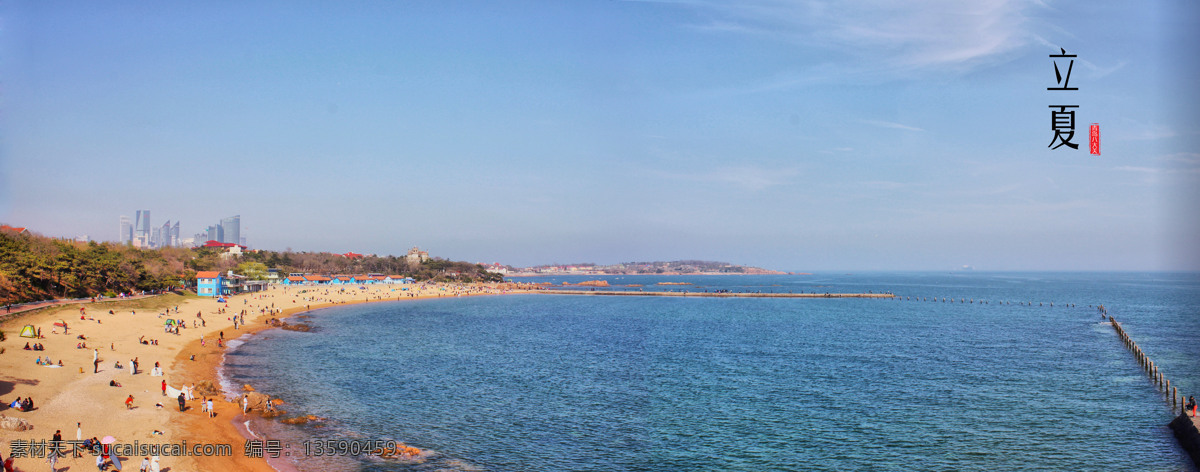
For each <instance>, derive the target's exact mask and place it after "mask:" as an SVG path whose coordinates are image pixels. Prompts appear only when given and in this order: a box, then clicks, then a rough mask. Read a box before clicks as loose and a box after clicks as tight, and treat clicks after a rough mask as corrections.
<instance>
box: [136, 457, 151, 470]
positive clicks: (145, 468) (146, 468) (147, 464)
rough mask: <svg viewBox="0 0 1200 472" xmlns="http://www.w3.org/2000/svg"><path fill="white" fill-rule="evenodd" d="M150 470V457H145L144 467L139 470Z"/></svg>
mask: <svg viewBox="0 0 1200 472" xmlns="http://www.w3.org/2000/svg"><path fill="white" fill-rule="evenodd" d="M148 470H150V458H149V457H144V458H142V467H141V468H140V469H138V472H146V471H148Z"/></svg>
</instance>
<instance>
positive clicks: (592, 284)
mask: <svg viewBox="0 0 1200 472" xmlns="http://www.w3.org/2000/svg"><path fill="white" fill-rule="evenodd" d="M575 285H579V286H581V287H607V286H608V281H607V280H588V281H584V282H579V283H577V284H575Z"/></svg>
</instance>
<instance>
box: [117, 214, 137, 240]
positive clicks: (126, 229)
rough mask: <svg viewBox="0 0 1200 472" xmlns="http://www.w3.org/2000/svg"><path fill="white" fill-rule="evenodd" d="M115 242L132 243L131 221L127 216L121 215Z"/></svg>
mask: <svg viewBox="0 0 1200 472" xmlns="http://www.w3.org/2000/svg"><path fill="white" fill-rule="evenodd" d="M117 242H120V243H123V244H132V243H133V222H132V221H130V220H129V217H128V216H125V215H121V233H120V235H119V236H118V237H117Z"/></svg>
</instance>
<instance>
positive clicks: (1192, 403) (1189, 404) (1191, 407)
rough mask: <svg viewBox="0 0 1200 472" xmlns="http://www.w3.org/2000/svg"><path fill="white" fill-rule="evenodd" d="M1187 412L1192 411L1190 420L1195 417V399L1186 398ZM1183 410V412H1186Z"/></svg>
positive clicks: (1191, 397)
mask: <svg viewBox="0 0 1200 472" xmlns="http://www.w3.org/2000/svg"><path fill="white" fill-rule="evenodd" d="M1186 408H1187V410H1192V418H1195V417H1196V397H1193V396H1188V402H1187V407H1186ZM1187 410H1184V411H1187Z"/></svg>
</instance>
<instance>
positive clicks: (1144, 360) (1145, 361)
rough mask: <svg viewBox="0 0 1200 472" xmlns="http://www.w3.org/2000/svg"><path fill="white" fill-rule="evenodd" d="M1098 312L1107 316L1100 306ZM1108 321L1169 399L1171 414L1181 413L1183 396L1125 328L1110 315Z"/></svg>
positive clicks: (1182, 410) (1151, 379)
mask: <svg viewBox="0 0 1200 472" xmlns="http://www.w3.org/2000/svg"><path fill="white" fill-rule="evenodd" d="M1100 312H1101V313H1103V314H1105V315H1107V314H1108V312H1107V310H1105V309H1104V306H1103V305H1101V306H1100ZM1108 321H1109V323H1112V327H1113V329H1114V330H1116V331H1117V335H1118V336H1120V337H1121V342H1122V343H1124V344H1125V347H1126V348H1128V349H1129V352H1130V353H1132V354H1133V357H1134V358H1135V359H1137V361H1138V365H1140V366H1141V367H1142V370H1144V371H1146V375H1148V376H1149V377H1150V381H1151V382H1153V383H1154V386H1155V387H1157V388H1158V390H1159V391H1160V392H1162V393H1163V395H1166V396H1168V397H1170V403H1171V413H1172V414H1175V413H1183V412H1184V396H1183V394H1182V393H1179V388H1178V387H1175V386H1172V385H1171V379H1170V378H1168V377H1167V376H1166V374H1163V372H1162V370H1161V369H1159V368H1158V364H1156V363H1155V362H1154V361H1153V360H1151V359H1150V356H1147V355H1146V353H1145V352H1143V351H1142V348H1141V347H1138V344H1137V341H1134V340H1133V338H1130V337H1129V334H1128V333H1126V332H1125V328H1123V327H1121V323H1118V322H1117V320H1116V319H1115V318H1113V317H1112V315H1108Z"/></svg>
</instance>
